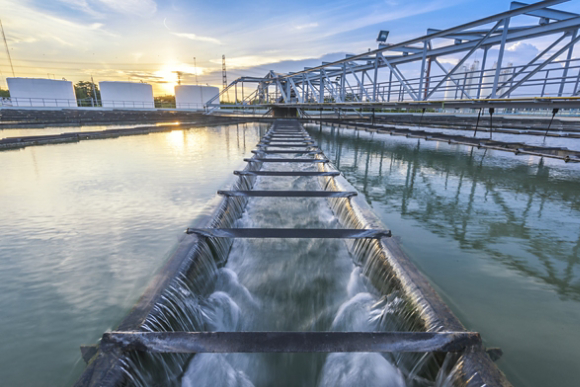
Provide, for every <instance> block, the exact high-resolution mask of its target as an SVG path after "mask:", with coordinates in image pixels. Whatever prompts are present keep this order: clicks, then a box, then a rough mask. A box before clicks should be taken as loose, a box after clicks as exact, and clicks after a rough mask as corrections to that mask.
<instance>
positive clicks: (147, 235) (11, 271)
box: [0, 125, 265, 386]
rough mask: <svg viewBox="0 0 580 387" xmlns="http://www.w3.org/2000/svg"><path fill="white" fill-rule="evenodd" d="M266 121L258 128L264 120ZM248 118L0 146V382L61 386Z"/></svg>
mask: <svg viewBox="0 0 580 387" xmlns="http://www.w3.org/2000/svg"><path fill="white" fill-rule="evenodd" d="M263 130H265V129H263ZM258 138H259V127H258V125H248V126H245V127H244V126H243V125H240V126H239V127H236V126H235V125H233V126H223V127H211V128H194V129H190V130H184V131H173V132H170V133H159V134H150V135H143V136H130V137H121V138H117V139H109V140H96V141H83V142H80V143H75V144H64V145H49V146H41V147H29V148H25V149H23V150H16V151H4V152H0V176H1V179H0V331H2V332H3V334H2V338H1V339H0V385H3V386H61V385H70V384H72V383H73V382H74V380H76V378H77V377H78V375H79V374H80V372H81V371H82V370H83V368H84V362H83V361H82V360H81V358H80V351H79V345H81V344H93V343H96V341H97V340H98V339H99V338H100V337H101V335H102V333H103V332H104V331H105V330H107V329H112V328H114V327H115V326H116V324H118V323H119V322H120V320H121V319H122V318H123V317H124V315H125V314H126V313H127V312H128V310H129V309H130V308H131V307H132V306H133V305H134V303H135V302H136V300H137V299H138V298H139V296H140V295H141V294H142V292H143V290H144V288H145V286H146V285H147V283H148V281H149V280H150V278H151V276H152V274H153V273H154V272H155V271H156V270H157V269H158V268H159V267H160V266H161V264H162V263H163V262H164V257H165V256H166V255H167V253H168V252H170V250H171V248H172V246H173V245H174V244H175V242H176V240H177V238H178V237H179V236H180V235H181V233H182V232H183V230H184V229H185V228H186V227H187V226H188V225H189V224H190V223H191V222H192V221H193V220H194V219H195V218H196V217H197V216H199V215H200V214H202V213H203V212H204V208H205V207H206V203H207V202H208V201H209V200H211V199H212V198H214V197H215V192H216V190H217V189H219V188H223V187H224V185H226V184H228V182H229V181H231V179H232V178H233V175H232V171H233V170H234V169H241V168H243V166H244V162H243V161H242V159H243V158H244V157H247V156H249V155H250V153H249V152H250V150H251V146H253V144H255V143H256V142H257V141H258Z"/></svg>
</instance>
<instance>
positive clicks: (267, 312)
mask: <svg viewBox="0 0 580 387" xmlns="http://www.w3.org/2000/svg"><path fill="white" fill-rule="evenodd" d="M268 157H271V158H274V157H276V155H268ZM262 170H278V171H289V170H302V171H304V170H311V171H316V170H317V169H316V167H315V166H307V167H306V168H305V167H304V166H303V165H300V166H298V165H296V164H294V163H265V164H263V167H262ZM253 189H256V190H321V189H322V187H321V186H320V183H319V181H318V180H317V179H312V178H308V177H296V178H295V177H290V178H288V177H259V178H257V179H256V182H255V185H254V187H253ZM343 200H345V199H343ZM236 226H237V227H244V228H257V227H264V228H341V227H343V226H341V225H340V223H339V221H338V219H337V218H336V216H335V215H334V213H333V212H332V210H331V208H330V206H329V205H328V201H327V200H325V199H318V198H255V199H251V200H249V202H248V205H247V207H246V209H245V212H244V214H243V216H242V218H241V219H239V221H238V222H237V224H236ZM371 292H373V293H374V294H371ZM226 293H227V294H226ZM214 302H215V303H216V304H218V306H215V305H212V303H214ZM203 304H204V305H205V307H204V309H205V314H206V316H207V318H208V320H209V321H211V323H210V325H211V324H213V327H215V328H216V329H215V330H236V329H240V330H247V331H327V330H342V331H372V330H379V329H380V327H382V326H383V325H384V324H382V323H381V321H382V320H381V319H377V318H376V316H377V315H381V314H384V313H383V312H384V309H386V308H387V304H388V303H387V302H386V301H382V300H381V298H380V297H378V292H377V291H376V290H374V289H373V288H372V286H371V285H370V284H369V281H368V279H367V278H366V277H365V276H364V275H363V274H362V273H361V270H360V269H359V268H358V267H355V265H354V264H353V259H352V257H351V255H350V254H349V252H348V249H347V246H346V244H345V242H344V241H343V240H329V239H238V240H236V241H235V242H234V244H233V246H232V249H231V252H230V254H229V257H228V262H227V265H226V267H225V268H221V269H219V270H218V273H217V276H216V282H215V292H214V293H213V294H212V295H211V296H210V297H209V298H207V300H206V301H204V303H203ZM238 308H239V309H238ZM378 310H379V311H378ZM236 316H238V318H239V319H240V320H238V322H237V324H236V323H235V321H234V320H235V319H236ZM219 318H223V319H225V321H226V323H225V325H224V326H220V323H219V322H218V321H217V320H218V319H219ZM221 328H223V329H221ZM385 382H387V384H385ZM361 383H362V384H361ZM192 385H196V386H197V385H199V386H206V385H207V386H209V385H227V386H270V385H277V386H296V385H308V386H315V385H320V386H331V385H332V386H339V385H343V386H354V385H369V386H374V385H393V386H402V385H404V381H403V377H402V376H401V372H400V371H398V370H397V368H396V367H395V366H393V365H392V363H391V362H389V360H387V359H386V358H385V357H383V356H382V355H380V354H368V353H362V354H331V355H328V356H327V355H324V354H227V355H213V354H200V355H196V356H194V357H193V358H192V360H191V361H190V363H189V365H188V367H187V371H186V372H185V373H184V375H183V378H182V386H183V387H187V386H192Z"/></svg>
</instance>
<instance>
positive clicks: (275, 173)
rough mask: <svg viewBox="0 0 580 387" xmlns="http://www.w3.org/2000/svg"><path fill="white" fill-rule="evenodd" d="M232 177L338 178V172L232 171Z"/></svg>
mask: <svg viewBox="0 0 580 387" xmlns="http://www.w3.org/2000/svg"><path fill="white" fill-rule="evenodd" d="M234 175H245V176H339V175H340V172H338V171H328V172H302V171H234Z"/></svg>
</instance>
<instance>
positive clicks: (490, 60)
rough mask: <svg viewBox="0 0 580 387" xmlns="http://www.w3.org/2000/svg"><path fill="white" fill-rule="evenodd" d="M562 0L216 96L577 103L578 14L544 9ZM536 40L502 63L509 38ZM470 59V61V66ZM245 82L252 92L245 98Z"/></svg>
mask: <svg viewBox="0 0 580 387" xmlns="http://www.w3.org/2000/svg"><path fill="white" fill-rule="evenodd" d="M566 1H568V0H545V1H541V2H538V3H535V4H525V3H521V2H517V1H514V2H512V3H511V7H510V10H509V11H506V12H503V13H499V14H496V15H493V16H489V17H486V18H483V19H480V20H477V21H473V22H470V23H466V24H463V25H460V26H457V27H453V28H449V29H446V30H435V29H428V30H427V34H426V35H424V36H421V37H419V38H415V39H411V40H408V41H405V42H401V43H397V44H385V43H380V44H379V47H378V48H377V49H375V50H373V51H369V52H365V53H363V54H359V55H347V56H346V58H344V59H342V60H338V61H335V62H330V63H326V62H323V63H322V64H321V65H320V66H317V67H313V68H304V69H303V70H301V71H297V72H291V73H287V74H279V73H275V72H273V71H270V72H269V73H268V74H267V75H266V76H265V77H263V78H256V77H241V78H238V79H236V80H235V81H233V82H232V83H231V84H229V85H228V87H227V88H225V89H224V90H223V91H222V93H221V94H220V96H228V95H229V93H232V92H234V93H235V94H236V95H235V97H234V101H236V102H235V104H233V105H231V104H230V105H228V107H247V106H248V105H251V106H252V107H258V106H268V107H272V106H283V107H297V108H326V107H346V108H348V107H351V108H359V107H360V108H363V107H387V106H395V105H399V106H400V105H411V106H413V105H418V106H449V107H458V106H466V105H468V106H469V107H482V106H483V107H491V106H500V107H502V106H503V107H506V106H508V105H513V106H515V107H545V106H549V107H564V108H565V107H568V108H569V107H578V106H579V105H578V104H579V103H580V84H579V83H580V59H574V58H573V49H574V46H575V45H576V43H577V42H578V41H579V40H580V35H579V34H578V28H579V27H580V15H578V14H574V13H570V12H565V11H560V10H556V9H553V8H550V7H551V6H554V5H557V4H560V3H563V2H566ZM530 21H531V23H530ZM522 22H526V23H525V24H524V23H522ZM537 38H543V41H544V42H545V41H546V39H548V45H547V46H546V47H545V48H544V49H543V50H542V51H541V52H539V53H538V54H537V55H536V56H535V57H534V58H532V59H531V60H529V61H528V62H527V63H524V64H518V65H513V64H511V63H504V62H505V54H506V49H507V48H508V44H510V45H513V44H514V43H518V42H522V41H526V40H530V39H537ZM448 56H452V58H454V59H455V60H458V61H457V63H456V64H455V65H454V66H453V68H451V69H449V68H448V67H447V68H446V67H445V64H444V63H442V60H441V58H443V57H448ZM476 56H477V57H479V58H481V62H479V60H476V61H475V60H474V58H475V57H476ZM494 59H495V60H494ZM468 60H474V62H473V64H472V66H471V67H468V66H467V65H466V64H467V62H468ZM248 84H250V85H252V89H253V88H254V87H255V90H253V92H252V93H246V94H247V95H246V96H244V95H243V90H244V85H246V87H247V86H248ZM239 86H241V87H239ZM238 89H241V90H242V95H241V96H240V95H238ZM220 96H218V97H216V98H214V99H212V100H210V101H208V104H207V107H208V108H209V110H210V111H211V110H212V109H215V108H217V107H220V106H221V107H224V105H220ZM222 99H223V98H222Z"/></svg>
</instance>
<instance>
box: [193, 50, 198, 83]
mask: <svg viewBox="0 0 580 387" xmlns="http://www.w3.org/2000/svg"><path fill="white" fill-rule="evenodd" d="M193 68H195V84H196V85H199V83H197V63H196V61H195V56H194V57H193Z"/></svg>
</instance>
